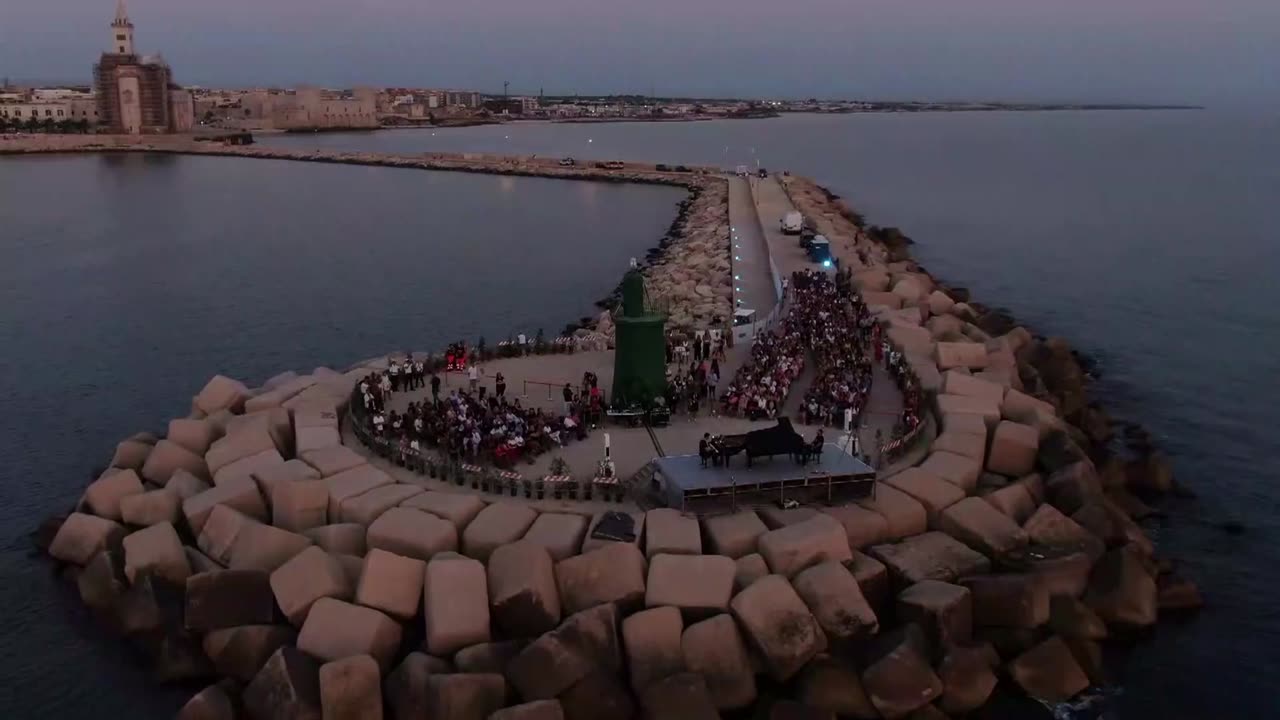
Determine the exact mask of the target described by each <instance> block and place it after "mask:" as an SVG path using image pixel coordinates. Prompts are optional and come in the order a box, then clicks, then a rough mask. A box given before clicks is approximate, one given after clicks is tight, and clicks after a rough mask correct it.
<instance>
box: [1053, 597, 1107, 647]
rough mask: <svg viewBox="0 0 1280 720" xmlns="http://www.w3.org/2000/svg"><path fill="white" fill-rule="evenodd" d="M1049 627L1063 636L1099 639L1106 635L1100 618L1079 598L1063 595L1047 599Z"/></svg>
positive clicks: (1105, 627) (1105, 626)
mask: <svg viewBox="0 0 1280 720" xmlns="http://www.w3.org/2000/svg"><path fill="white" fill-rule="evenodd" d="M1049 629H1050V630H1053V631H1054V632H1055V633H1057V634H1059V635H1061V636H1062V637H1064V638H1081V639H1084V640H1101V639H1103V638H1105V637H1106V636H1107V625H1106V623H1104V622H1102V618H1100V617H1098V615H1097V614H1096V613H1094V612H1093V611H1092V610H1090V609H1089V608H1088V606H1086V605H1085V604H1084V603H1082V602H1080V601H1079V600H1076V599H1075V598H1073V597H1067V596H1063V595H1055V596H1054V597H1053V598H1051V599H1050V601H1049Z"/></svg>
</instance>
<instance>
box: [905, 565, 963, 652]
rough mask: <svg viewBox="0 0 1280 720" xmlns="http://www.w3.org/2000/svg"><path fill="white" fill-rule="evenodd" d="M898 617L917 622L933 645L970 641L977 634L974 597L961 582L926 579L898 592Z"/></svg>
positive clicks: (942, 645) (940, 645)
mask: <svg viewBox="0 0 1280 720" xmlns="http://www.w3.org/2000/svg"><path fill="white" fill-rule="evenodd" d="M897 610H898V612H897V616H898V619H899V620H900V621H902V622H909V623H917V624H918V625H919V626H920V627H921V628H922V629H923V630H924V632H925V634H926V635H927V636H928V638H929V642H930V643H931V646H932V647H937V648H942V647H945V646H947V645H950V644H953V643H963V642H968V640H969V638H970V636H971V635H972V633H973V597H972V594H971V593H970V592H969V590H968V588H965V587H963V586H961V585H953V584H951V583H944V582H939V581H937V580H924V581H922V582H918V583H916V584H914V585H912V586H911V587H908V588H907V589H905V590H903V591H902V592H901V593H899V594H898V608H897Z"/></svg>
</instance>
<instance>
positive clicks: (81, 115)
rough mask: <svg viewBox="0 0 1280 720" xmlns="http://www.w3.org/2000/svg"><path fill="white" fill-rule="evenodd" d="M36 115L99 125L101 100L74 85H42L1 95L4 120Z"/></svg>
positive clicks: (42, 118)
mask: <svg viewBox="0 0 1280 720" xmlns="http://www.w3.org/2000/svg"><path fill="white" fill-rule="evenodd" d="M32 119H35V120H40V121H42V122H44V121H47V122H54V123H60V122H66V121H68V120H74V121H84V123H86V124H87V125H89V126H93V125H97V123H98V106H97V100H96V99H95V98H94V95H93V93H89V92H84V91H82V90H74V89H71V88H38V89H34V90H31V91H29V92H21V93H5V94H4V95H3V96H2V97H0V120H4V121H9V120H16V121H18V122H23V123H25V122H30V121H31V120H32Z"/></svg>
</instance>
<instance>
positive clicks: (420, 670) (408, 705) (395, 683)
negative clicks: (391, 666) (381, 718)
mask: <svg viewBox="0 0 1280 720" xmlns="http://www.w3.org/2000/svg"><path fill="white" fill-rule="evenodd" d="M442 662H443V661H441V660H439V658H434V657H431V656H430V655H427V654H426V653H421V652H412V653H409V655H408V656H406V657H405V659H404V660H403V661H401V662H400V666H399V667H397V668H396V669H395V670H393V671H391V674H389V675H387V679H386V681H385V682H384V683H383V697H384V698H385V699H386V705H387V707H388V708H389V709H390V710H391V717H393V718H425V717H430V716H429V715H428V714H427V712H428V707H427V679H428V678H430V677H431V676H432V675H433V674H435V673H442V672H445V671H447V668H442V667H441V665H440V664H441V663H442Z"/></svg>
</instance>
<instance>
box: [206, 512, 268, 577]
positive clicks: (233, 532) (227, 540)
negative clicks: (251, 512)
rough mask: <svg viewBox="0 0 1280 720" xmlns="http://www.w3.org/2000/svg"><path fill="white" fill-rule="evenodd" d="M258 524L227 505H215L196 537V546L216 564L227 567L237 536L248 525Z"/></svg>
mask: <svg viewBox="0 0 1280 720" xmlns="http://www.w3.org/2000/svg"><path fill="white" fill-rule="evenodd" d="M252 522H256V521H255V520H254V519H253V518H250V517H249V516H248V515H245V514H244V513H242V512H240V511H239V510H236V509H235V508H231V507H228V506H226V505H215V506H214V508H213V510H212V511H210V513H209V518H208V520H206V521H205V523H204V526H203V527H202V528H201V529H200V534H199V535H197V536H196V546H197V547H199V548H200V550H201V552H203V553H204V554H205V555H208V556H209V557H210V558H212V559H213V560H214V561H215V562H217V563H219V564H221V565H226V564H227V563H229V562H231V547H232V546H233V545H234V544H235V542H236V536H237V535H239V534H240V530H241V529H242V528H243V527H244V526H245V525H247V524H249V523H252Z"/></svg>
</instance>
